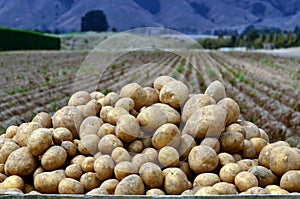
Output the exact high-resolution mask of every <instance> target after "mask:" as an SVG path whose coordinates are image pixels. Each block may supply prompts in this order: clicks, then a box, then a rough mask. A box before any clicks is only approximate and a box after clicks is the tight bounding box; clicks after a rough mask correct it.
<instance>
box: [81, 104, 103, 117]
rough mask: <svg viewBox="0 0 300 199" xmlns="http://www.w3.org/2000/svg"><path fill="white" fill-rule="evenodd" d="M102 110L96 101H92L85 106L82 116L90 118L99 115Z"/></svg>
mask: <svg viewBox="0 0 300 199" xmlns="http://www.w3.org/2000/svg"><path fill="white" fill-rule="evenodd" d="M100 109H101V104H100V103H99V102H98V101H96V100H95V99H92V100H91V101H89V102H88V103H87V104H86V105H84V106H83V109H82V114H83V116H84V117H85V118H86V117H89V116H96V115H98V114H99V112H100Z"/></svg>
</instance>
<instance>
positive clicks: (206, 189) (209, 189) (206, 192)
mask: <svg viewBox="0 0 300 199" xmlns="http://www.w3.org/2000/svg"><path fill="white" fill-rule="evenodd" d="M195 195H203V196H205V195H219V192H218V190H217V189H215V188H214V187H212V186H207V187H203V188H201V189H199V190H198V191H196V192H195Z"/></svg>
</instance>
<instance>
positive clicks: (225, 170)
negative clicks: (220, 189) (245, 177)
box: [219, 163, 242, 183]
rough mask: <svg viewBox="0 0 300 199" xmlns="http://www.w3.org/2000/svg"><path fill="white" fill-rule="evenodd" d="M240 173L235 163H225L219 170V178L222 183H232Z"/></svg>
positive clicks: (239, 168)
mask: <svg viewBox="0 0 300 199" xmlns="http://www.w3.org/2000/svg"><path fill="white" fill-rule="evenodd" d="M241 171H242V169H241V167H240V166H239V165H238V164H236V163H227V164H225V165H224V166H223V167H222V168H221V169H220V173H219V175H220V178H221V180H222V181H223V182H228V183H233V182H234V179H235V177H236V175H237V174H238V173H240V172H241Z"/></svg>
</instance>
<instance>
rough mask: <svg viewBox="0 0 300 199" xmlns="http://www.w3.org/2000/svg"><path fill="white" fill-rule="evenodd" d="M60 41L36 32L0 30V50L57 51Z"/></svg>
mask: <svg viewBox="0 0 300 199" xmlns="http://www.w3.org/2000/svg"><path fill="white" fill-rule="evenodd" d="M59 49H60V39H59V38H58V37H54V36H49V35H45V34H42V33H38V32H33V31H27V30H17V29H7V28H0V50H59Z"/></svg>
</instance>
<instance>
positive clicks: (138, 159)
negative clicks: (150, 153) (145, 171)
mask: <svg viewBox="0 0 300 199" xmlns="http://www.w3.org/2000/svg"><path fill="white" fill-rule="evenodd" d="M131 162H132V163H133V164H134V165H135V166H136V167H137V168H138V169H140V167H141V166H142V165H143V164H145V163H147V162H148V158H147V155H145V154H136V155H135V156H133V158H132V159H131Z"/></svg>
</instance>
